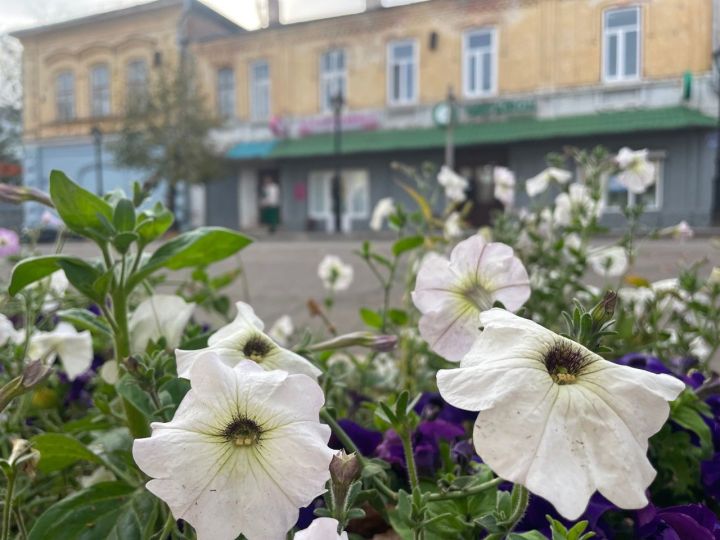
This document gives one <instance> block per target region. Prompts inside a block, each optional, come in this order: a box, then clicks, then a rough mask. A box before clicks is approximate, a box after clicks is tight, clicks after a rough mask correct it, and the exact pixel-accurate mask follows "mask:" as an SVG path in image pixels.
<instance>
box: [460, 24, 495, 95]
mask: <svg viewBox="0 0 720 540" xmlns="http://www.w3.org/2000/svg"><path fill="white" fill-rule="evenodd" d="M496 69H497V44H496V39H495V30H494V29H493V28H485V29H481V30H472V31H470V32H466V33H465V35H464V36H463V90H464V92H465V96H466V97H469V98H473V97H481V96H488V95H492V94H494V93H495V92H496V89H497V81H496V78H497V77H496Z"/></svg>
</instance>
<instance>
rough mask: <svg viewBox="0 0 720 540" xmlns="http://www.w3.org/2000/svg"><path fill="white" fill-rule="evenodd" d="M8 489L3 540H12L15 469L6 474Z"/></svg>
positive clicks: (12, 468)
mask: <svg viewBox="0 0 720 540" xmlns="http://www.w3.org/2000/svg"><path fill="white" fill-rule="evenodd" d="M6 476H7V488H6V489H5V505H4V506H3V521H2V537H0V538H1V539H2V540H8V538H10V514H11V513H12V502H13V492H14V491H15V476H16V473H15V468H14V467H11V468H10V470H9V471H8V472H7V473H6Z"/></svg>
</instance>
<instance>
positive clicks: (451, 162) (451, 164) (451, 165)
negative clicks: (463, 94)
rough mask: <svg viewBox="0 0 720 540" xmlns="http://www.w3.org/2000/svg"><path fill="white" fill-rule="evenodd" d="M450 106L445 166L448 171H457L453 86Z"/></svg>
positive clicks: (448, 96)
mask: <svg viewBox="0 0 720 540" xmlns="http://www.w3.org/2000/svg"><path fill="white" fill-rule="evenodd" d="M447 102H448V106H449V107H450V119H449V121H448V123H447V128H446V130H445V165H446V166H447V167H448V169H451V170H453V171H454V170H455V140H454V133H453V130H454V127H455V94H454V93H453V89H452V86H450V87H449V88H448V95H447Z"/></svg>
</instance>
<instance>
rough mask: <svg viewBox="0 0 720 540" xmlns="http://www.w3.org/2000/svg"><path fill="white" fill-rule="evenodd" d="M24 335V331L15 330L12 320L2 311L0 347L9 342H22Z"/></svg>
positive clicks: (0, 316) (0, 315)
mask: <svg viewBox="0 0 720 540" xmlns="http://www.w3.org/2000/svg"><path fill="white" fill-rule="evenodd" d="M23 337H24V334H23V332H22V331H19V330H15V326H14V325H13V323H12V321H11V320H10V319H8V318H7V317H6V316H5V315H3V314H2V313H0V347H4V346H5V345H7V344H8V343H20V342H21V341H22V339H23Z"/></svg>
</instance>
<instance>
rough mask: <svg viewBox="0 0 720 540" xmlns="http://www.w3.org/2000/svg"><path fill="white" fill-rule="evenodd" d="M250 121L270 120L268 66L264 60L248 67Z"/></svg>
mask: <svg viewBox="0 0 720 540" xmlns="http://www.w3.org/2000/svg"><path fill="white" fill-rule="evenodd" d="M250 119H251V120H253V121H254V122H264V121H267V120H269V119H270V66H269V65H268V63H267V62H266V61H265V60H258V61H257V62H253V63H252V64H251V65H250Z"/></svg>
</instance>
